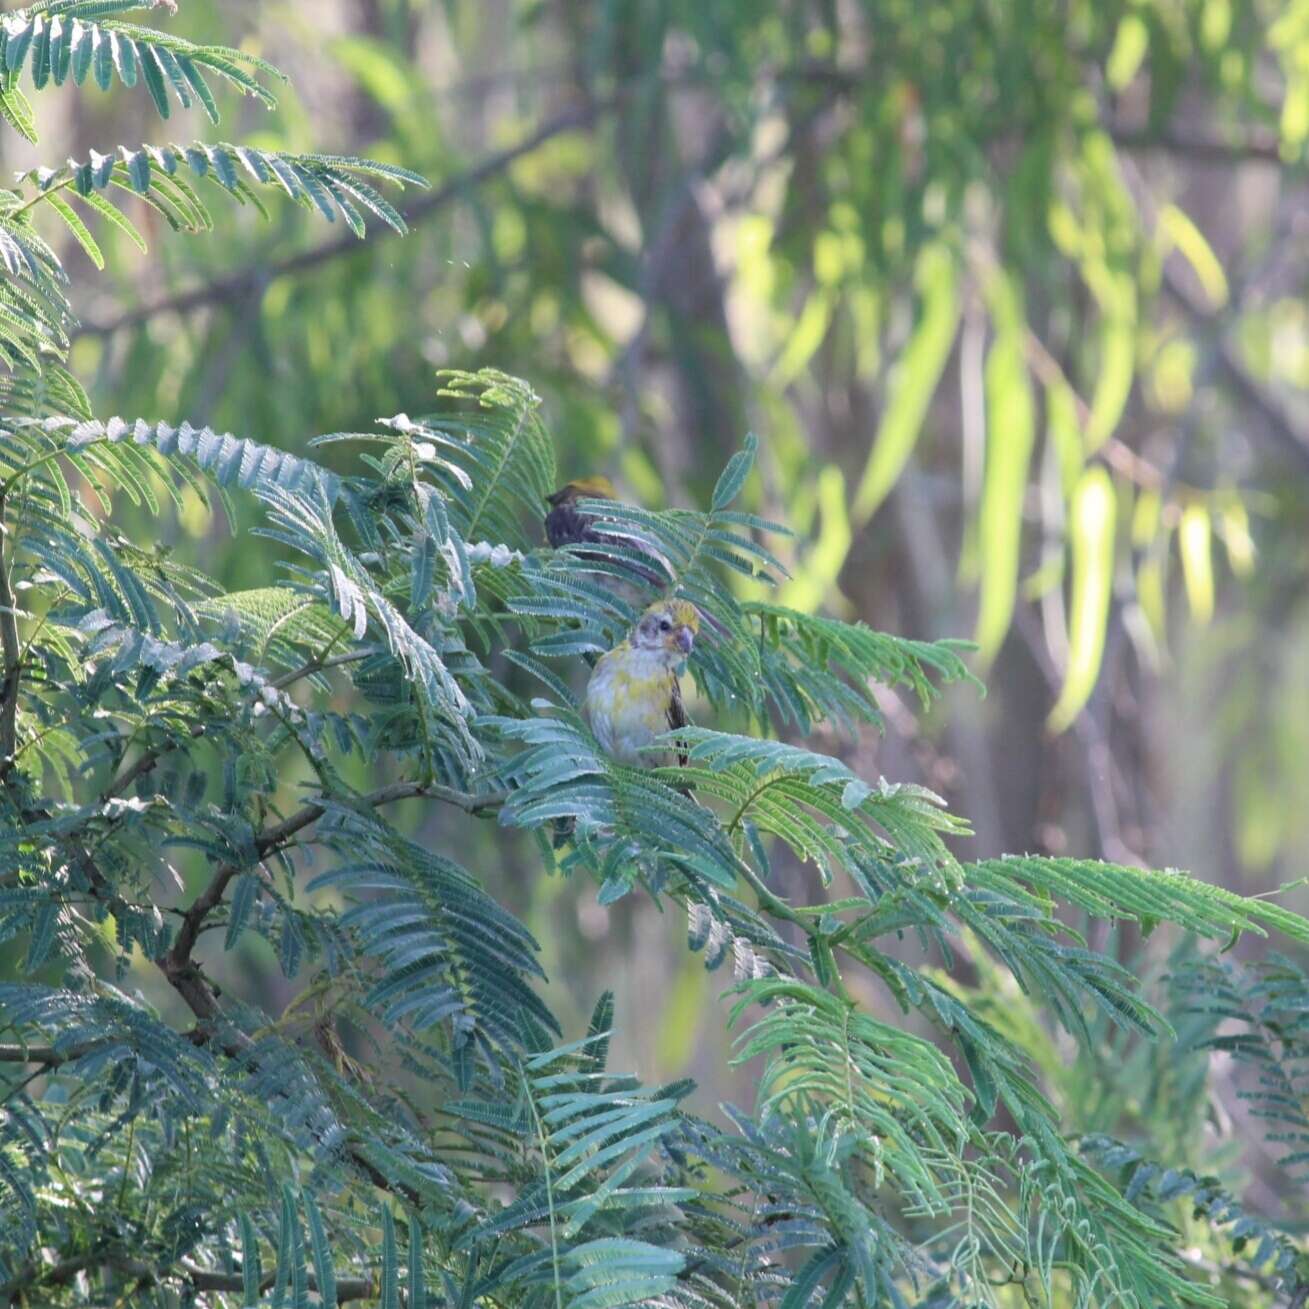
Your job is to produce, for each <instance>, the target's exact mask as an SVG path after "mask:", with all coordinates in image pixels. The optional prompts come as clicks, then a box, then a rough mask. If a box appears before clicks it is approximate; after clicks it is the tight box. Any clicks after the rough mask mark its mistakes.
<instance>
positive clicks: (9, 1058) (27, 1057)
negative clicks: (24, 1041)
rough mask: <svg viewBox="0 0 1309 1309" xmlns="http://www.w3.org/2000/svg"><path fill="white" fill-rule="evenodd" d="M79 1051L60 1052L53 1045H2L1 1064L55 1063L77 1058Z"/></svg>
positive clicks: (0, 1049) (0, 1051) (51, 1065)
mask: <svg viewBox="0 0 1309 1309" xmlns="http://www.w3.org/2000/svg"><path fill="white" fill-rule="evenodd" d="M76 1058H77V1053H76V1052H75V1051H73V1050H69V1051H68V1052H67V1053H65V1054H60V1053H59V1052H58V1051H57V1050H56V1049H55V1048H54V1046H52V1045H0V1064H45V1065H47V1066H49V1067H54V1065H55V1064H62V1063H66V1062H67V1061H68V1060H70V1059H76Z"/></svg>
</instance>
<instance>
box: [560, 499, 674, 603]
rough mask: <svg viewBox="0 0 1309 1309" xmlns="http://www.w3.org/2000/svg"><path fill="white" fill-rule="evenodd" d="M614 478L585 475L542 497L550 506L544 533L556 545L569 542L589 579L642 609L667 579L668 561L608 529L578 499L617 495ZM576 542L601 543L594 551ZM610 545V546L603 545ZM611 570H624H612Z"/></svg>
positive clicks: (629, 538)
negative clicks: (644, 559) (640, 558)
mask: <svg viewBox="0 0 1309 1309" xmlns="http://www.w3.org/2000/svg"><path fill="white" fill-rule="evenodd" d="M617 498H618V497H617V494H616V492H615V491H614V488H613V483H612V482H610V480H609V479H608V478H607V477H584V478H582V479H580V480H579V481H576V482H569V483H568V485H567V486H561V487H560V488H559V490H557V491H556V492H555V493H554V494H553V495H549V496H546V504H548V505H549V506H550V508H549V511H548V512H547V513H546V516H545V538H546V540H547V541H549V542H550V544H551V545H552V546H553V547H554V548H555V549H556V550H559V549H561V548H562V547H564V546H572V547H573V548H572V549H571V550H570V551H569V553H570V554H572V555H573V556H574V557H575V558H576V559H577V560H578V566H579V570H580V571H582V572H583V573H585V574H586V575H587V576H588V577H589V579H590V580H591V582H593V583H594V584H595V585H596V586H599V587H600V588H601V589H602V590H605V591H608V592H609V594H610V595H612V596H614V597H616V598H617V599H619V600H621V601H622V602H623V603H624V604H626V605H630V606H631V607H632V608H634V609H637V608H640V607H641V606H642V605H643V604H644V603H645V599H646V597H647V596H649V594H650V591H651V590H652V589H657V588H659V587H661V586H663V585H665V584H666V582H667V578H668V569H667V566H666V565H664V564H663V563H662V561H661V560H659V559H658V558H657V557H656V556H655V554H654V553H653V552H652V551H651V549H650V548H649V547H648V546H645V545H643V544H642V543H641V542H640V541H637V540H634V539H632V538H631V537H630V536H624V535H621V534H614V533H612V532H607V531H606V530H605V528H604V524H603V522H602V521H601V519H600V518H599V517H598V516H597V515H596V514H588V513H583V512H582V510H581V509H579V508H578V504H577V502H578V501H579V500H617ZM579 546H599V547H600V549H597V550H582V549H578V547H579ZM605 547H609V548H605ZM633 553H637V554H643V555H645V556H646V557H647V558H648V559H649V561H650V562H649V564H645V563H641V562H638V561H637V560H635V559H633V558H632V555H633ZM615 569H618V570H620V571H621V572H622V573H625V574H627V576H626V577H622V576H618V575H616V574H615V571H614V570H615Z"/></svg>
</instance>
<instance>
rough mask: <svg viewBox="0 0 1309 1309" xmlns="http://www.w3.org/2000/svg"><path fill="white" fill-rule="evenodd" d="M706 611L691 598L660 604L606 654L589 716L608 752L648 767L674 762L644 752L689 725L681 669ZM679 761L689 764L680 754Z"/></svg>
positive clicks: (594, 676)
mask: <svg viewBox="0 0 1309 1309" xmlns="http://www.w3.org/2000/svg"><path fill="white" fill-rule="evenodd" d="M699 630H700V613H699V611H698V610H697V609H696V607H695V605H693V604H691V603H690V602H689V601H687V600H660V601H657V602H656V603H655V604H652V605H651V606H650V607H649V608H648V609H647V610H646V611H645V613H643V614H642V615H641V621H640V622H638V623H637V625H636V626H635V627H634V628H633V629H632V634H631V635H630V636H629V637H628V638H627V640H625V641H621V642H619V644H618V645H616V646H614V648H613V649H612V650H610V651H609V653H608V654H606V655H601V656H600V660H599V662H598V663H597V664H596V666H595V668H594V670H593V671H592V673H591V680H590V681H589V682H588V683H587V687H586V715H587V717H588V718H589V719H590V720H591V730H592V731H593V732H594V733H595V738H596V740H597V741H599V742H600V744H601V746H602V747H603V748H604V750H605V752H606V753H607V754H610V755H612V756H613V757H614V758H615V759H617V760H618V762H619V763H623V764H638V765H641V766H644V767H647V768H651V767H656V766H658V765H660V764H667V763H670V762H671V759H670V758H669V755H668V752H662V754H661V753H660V752H657V751H654V752H652V751H649V750H646V749H643V747H644V746H648V745H650V744H651V743H652V742H653V741H654V739H655V737H657V736H661V735H662V734H663V733H664V732H667V731H669V730H674V731H675V730H676V729H677V728H679V727H685V726H686V725H687V718H686V709H685V707H684V706H683V704H682V688H681V685H680V684H679V682H678V680H677V669H678V667H679V665H681V664H682V663H683V662H684V661H685V660H686V657H687V656H688V655H689V654H690V653H691V650H692V648H693V647H694V645H695V638H696V634H697V633H698V632H699ZM678 761H679V762H681V763H685V762H686V758H685V755H684V754H682V752H681V751H679V752H678Z"/></svg>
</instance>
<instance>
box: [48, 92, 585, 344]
mask: <svg viewBox="0 0 1309 1309" xmlns="http://www.w3.org/2000/svg"><path fill="white" fill-rule="evenodd" d="M606 107H607V105H606V103H604V102H600V103H594V104H588V105H579V106H574V107H573V108H571V109H567V110H565V111H564V112H563V113H561V114H559V115H557V116H556V117H554V118H552V119H550V120H549V121H548V122H546V123H543V124H542V125H541V126H540V127H539V128H537V130H536V131H535V132H533V133H532V134H531V135H530V136H528V137H525V138H524V139H523V140H521V141H519V142H518V144H517V145H512V146H510V147H508V148H507V149H505V150H499V151H497V152H496V153H495V154H491V155H488V156H487V157H486V158H485V159H483V160H482V161H481V163H478V164H475V165H474V166H473V167H472V168H468V169H465V170H464V171H463V172H462V173H457V174H456V175H455V176H454V177H452V178H450V179H449V180H448V181H447V182H445V183H444V184H443V185H442V186H439V187H437V188H436V190H434V191H428V192H427V193H426V194H424V195H421V196H419V197H418V198H417V199H415V200H413V201H411V202H410V203H409V204H407V205H402V206H400V214H401V216H402V217H403V218H404V220H405V222H406V224H408V225H409V226H414V225H415V224H417V223H420V222H422V221H423V220H424V219H426V218H428V217H430V216H431V215H432V214H434V213H436V212H437V211H438V210H440V209H443V208H445V207H446V206H447V205H450V204H452V203H453V202H454V201H456V200H458V199H460V198H461V197H462V196H463V195H464V194H465V193H466V192H467V191H468V190H469V189H470V188H472V187H476V186H480V185H481V184H482V183H483V182H485V181H487V180H488V179H490V178H492V177H495V176H497V175H498V174H500V173H503V172H504V171H505V169H507V168H508V167H509V165H510V164H512V163H514V162H516V161H517V160H519V159H521V158H522V157H523V156H524V155H529V154H532V153H533V152H534V151H536V150H539V149H540V148H541V146H543V145H545V144H546V142H547V141H550V140H553V139H554V138H555V137H556V136H559V135H560V134H561V133H563V132H568V131H571V130H572V129H573V128H576V127H585V126H586V125H587V124H589V123H590V122H591V120H592V119H593V118H594V117H595V116H596V114H597V113H598V112H599V111H600V110H602V109H604V108H606ZM361 248H362V245H361V242H360V241H359V240H358V239H357V238H356V237H355V236H354V235H353V233H347V234H345V235H343V236H339V237H336V238H334V239H332V240H330V241H324V242H322V243H321V244H319V245H316V246H311V247H310V248H309V249H308V250H302V251H300V252H299V253H298V254H294V255H291V256H290V257H289V258H286V259H283V260H281V261H280V262H278V263H274V264H268V263H255V264H252V265H250V266H249V267H247V268H242V269H240V270H239V271H237V272H234V273H229V274H228V275H227V276H225V277H218V278H215V279H214V280H213V281H212V282H206V283H204V285H202V286H197V287H193V288H192V289H191V290H189V291H180V292H178V293H177V294H175V295H170V296H165V297H164V298H163V299H160V300H155V301H153V302H151V303H149V304H144V305H139V306H137V308H135V309H129V310H128V311H127V312H125V313H122V314H120V315H119V316H118V317H117V318H111V319H109V320H107V321H106V322H103V323H83V324H81V325H80V326H78V327H77V328H75V329H74V331H73V333H72V335H73V337H74V338H76V337H79V336H109V335H111V334H113V333H114V332H118V331H121V330H123V329H124V328H129V327H137V326H139V325H140V324H141V323H144V322H147V321H149V320H150V319H151V318H154V317H156V316H157V315H159V314H187V313H190V312H191V311H192V310H195V309H201V308H204V307H205V306H207V305H212V304H230V303H232V302H235V301H240V300H241V299H243V298H244V297H245V296H246V295H248V294H249V293H251V292H252V291H255V290H256V289H258V288H260V287H264V286H268V285H270V284H271V283H272V282H273V281H275V280H276V279H277V278H279V277H282V276H284V275H286V274H290V273H303V272H305V271H307V270H308V269H311V268H316V267H317V266H318V265H319V264H322V263H326V262H328V261H329V260H332V259H335V258H337V256H338V255H344V254H349V253H350V252H351V251H354V250H358V249H361Z"/></svg>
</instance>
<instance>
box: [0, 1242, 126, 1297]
mask: <svg viewBox="0 0 1309 1309" xmlns="http://www.w3.org/2000/svg"><path fill="white" fill-rule="evenodd" d="M103 1261H104V1257H103V1255H99V1254H79V1255H73V1256H72V1258H69V1259H64V1260H62V1261H61V1262H60V1263H57V1264H51V1265H49V1267H48V1270H45V1275H44V1276H41V1273H42V1271H43V1268H42V1265H40V1264H35V1263H30V1264H28V1265H27V1266H26V1267H25V1268H23V1270H22V1271H21V1272H20V1273H18V1274H17V1276H15V1277H11V1278H10V1279H9V1280H8V1281H7V1282H0V1300H6V1301H8V1302H9V1303H10V1304H13V1303H14V1302H15V1301H16V1300H18V1298H19V1297H20V1296H24V1297H26V1295H27V1293H28V1292H29V1291H31V1290H33V1289H35V1288H36V1287H44V1286H63V1285H64V1284H65V1283H67V1282H71V1281H72V1280H73V1278H74V1277H76V1276H77V1274H78V1273H80V1272H83V1271H84V1270H85V1269H87V1268H93V1267H95V1266H96V1265H97V1264H100V1263H102V1262H103Z"/></svg>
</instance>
